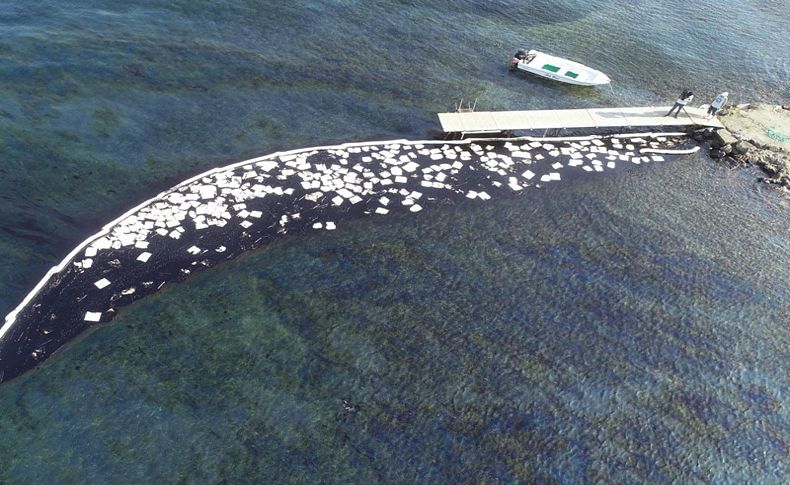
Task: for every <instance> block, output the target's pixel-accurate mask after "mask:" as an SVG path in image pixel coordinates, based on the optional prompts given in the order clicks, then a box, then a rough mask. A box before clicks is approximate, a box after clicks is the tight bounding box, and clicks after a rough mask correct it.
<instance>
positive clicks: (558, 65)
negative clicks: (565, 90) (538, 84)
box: [511, 50, 610, 86]
mask: <svg viewBox="0 0 790 485" xmlns="http://www.w3.org/2000/svg"><path fill="white" fill-rule="evenodd" d="M520 53H521V54H522V55H523V54H524V52H523V51H520ZM511 68H513V69H515V70H519V71H525V72H528V73H530V74H535V75H536V76H540V77H543V78H546V79H551V80H553V81H558V82H561V83H566V84H573V85H576V86H601V85H604V84H609V82H610V79H609V77H608V76H607V75H606V74H604V73H602V72H601V71H598V70H596V69H593V68H591V67H587V66H585V65H583V64H579V63H578V62H574V61H570V60H568V59H562V58H560V57H555V56H550V55H548V54H544V53H542V52H539V51H535V50H531V51H529V54H526V55H525V56H524V57H523V58H520V57H514V58H513V60H512V61H511Z"/></svg>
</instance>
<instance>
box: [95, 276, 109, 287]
mask: <svg viewBox="0 0 790 485" xmlns="http://www.w3.org/2000/svg"><path fill="white" fill-rule="evenodd" d="M94 285H96V288H98V289H100V290H101V289H102V288H106V287H108V286H110V280H108V279H107V278H102V279H100V280H99V281H97V282H96V283H94Z"/></svg>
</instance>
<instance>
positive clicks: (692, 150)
mask: <svg viewBox="0 0 790 485" xmlns="http://www.w3.org/2000/svg"><path fill="white" fill-rule="evenodd" d="M697 151H699V147H698V146H697V147H694V148H689V149H688V150H660V149H657V148H643V149H641V150H639V153H665V154H667V155H688V154H689V153H695V152H697Z"/></svg>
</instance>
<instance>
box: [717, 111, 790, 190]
mask: <svg viewBox="0 0 790 485" xmlns="http://www.w3.org/2000/svg"><path fill="white" fill-rule="evenodd" d="M720 120H721V122H722V123H723V124H724V126H725V127H726V129H725V130H720V131H719V132H718V133H717V134H716V136H715V137H714V141H713V144H712V147H713V150H712V151H711V155H712V156H714V157H717V156H718V158H720V157H722V156H724V155H730V156H731V157H733V158H735V159H736V160H738V161H740V162H744V163H751V164H754V165H757V166H759V167H760V168H762V170H763V171H765V172H766V173H767V174H768V175H769V178H767V179H766V182H770V183H775V184H778V185H781V186H783V187H784V188H786V189H788V188H790V106H778V105H770V104H762V103H757V104H746V105H738V106H735V107H733V108H730V109H727V110H726V111H724V112H723V113H722V116H721V118H720Z"/></svg>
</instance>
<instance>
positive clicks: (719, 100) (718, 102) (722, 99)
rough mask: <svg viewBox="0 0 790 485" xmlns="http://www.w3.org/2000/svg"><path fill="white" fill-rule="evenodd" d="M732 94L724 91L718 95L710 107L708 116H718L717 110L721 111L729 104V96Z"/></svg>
mask: <svg viewBox="0 0 790 485" xmlns="http://www.w3.org/2000/svg"><path fill="white" fill-rule="evenodd" d="M729 96H730V93H728V92H727V91H724V92H723V93H721V94H719V95H718V96H716V99H714V100H713V102H712V103H711V104H710V106H709V107H708V118H713V117H714V116H716V112H717V111H719V110H720V109H722V108H723V107H724V105H725V104H727V98H728V97H729Z"/></svg>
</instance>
